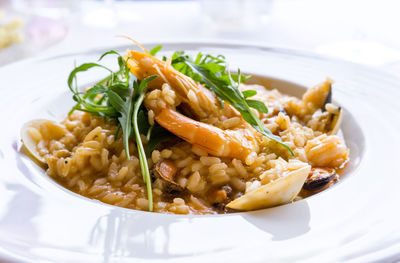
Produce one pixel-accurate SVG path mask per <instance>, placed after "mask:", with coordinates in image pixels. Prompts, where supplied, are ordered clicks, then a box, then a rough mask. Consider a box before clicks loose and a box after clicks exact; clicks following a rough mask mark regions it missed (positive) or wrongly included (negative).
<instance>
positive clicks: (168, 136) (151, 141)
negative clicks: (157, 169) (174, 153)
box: [146, 123, 177, 155]
mask: <svg viewBox="0 0 400 263" xmlns="http://www.w3.org/2000/svg"><path fill="white" fill-rule="evenodd" d="M174 138H177V137H176V135H174V134H173V133H171V132H169V131H168V130H166V129H164V128H163V127H161V126H160V125H159V124H157V123H155V124H154V126H152V130H151V133H150V134H149V138H148V142H147V146H146V153H147V154H148V155H150V154H151V152H152V151H154V150H155V149H156V148H157V146H158V145H159V144H160V143H163V142H166V141H170V140H173V139H174Z"/></svg>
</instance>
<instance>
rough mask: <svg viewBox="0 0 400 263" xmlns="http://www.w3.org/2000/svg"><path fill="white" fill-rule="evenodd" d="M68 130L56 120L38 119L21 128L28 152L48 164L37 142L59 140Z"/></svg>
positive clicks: (43, 163) (40, 161)
mask: <svg viewBox="0 0 400 263" xmlns="http://www.w3.org/2000/svg"><path fill="white" fill-rule="evenodd" d="M67 133H68V131H67V130H66V129H65V128H64V127H62V126H61V125H60V124H58V123H57V122H54V121H49V120H44V119H37V120H32V121H29V122H27V123H25V124H24V125H23V126H22V129H21V139H22V142H23V143H24V146H25V148H26V149H27V150H28V152H29V153H30V154H31V155H32V156H33V157H34V158H35V160H37V161H38V162H39V163H40V164H42V165H46V159H45V157H44V156H42V155H40V154H39V152H38V150H37V146H36V145H37V143H38V142H39V141H40V140H42V139H46V140H59V139H61V138H62V137H63V136H64V135H65V134H67Z"/></svg>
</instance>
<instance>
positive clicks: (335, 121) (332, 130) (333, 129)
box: [328, 108, 343, 135]
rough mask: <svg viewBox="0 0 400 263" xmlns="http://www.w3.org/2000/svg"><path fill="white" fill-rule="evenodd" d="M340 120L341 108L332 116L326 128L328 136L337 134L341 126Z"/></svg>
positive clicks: (341, 115) (341, 117)
mask: <svg viewBox="0 0 400 263" xmlns="http://www.w3.org/2000/svg"><path fill="white" fill-rule="evenodd" d="M342 119H343V110H342V108H339V109H338V112H337V113H336V114H334V115H332V120H331V122H330V124H329V126H328V131H329V132H328V134H329V135H335V134H337V133H338V131H339V129H340V125H341V124H342Z"/></svg>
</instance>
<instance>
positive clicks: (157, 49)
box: [150, 45, 162, 56]
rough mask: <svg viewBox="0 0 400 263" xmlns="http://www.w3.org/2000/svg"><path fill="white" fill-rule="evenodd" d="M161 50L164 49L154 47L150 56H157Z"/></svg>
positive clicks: (159, 46)
mask: <svg viewBox="0 0 400 263" xmlns="http://www.w3.org/2000/svg"><path fill="white" fill-rule="evenodd" d="M161 49H162V45H158V46H155V47H153V49H152V50H150V55H152V56H155V55H156V54H157V53H158V52H159V51H160V50H161Z"/></svg>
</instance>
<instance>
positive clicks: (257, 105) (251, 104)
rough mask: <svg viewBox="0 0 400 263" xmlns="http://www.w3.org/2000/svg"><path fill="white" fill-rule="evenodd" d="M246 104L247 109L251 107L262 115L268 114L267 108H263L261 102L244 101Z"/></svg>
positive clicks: (263, 105)
mask: <svg viewBox="0 0 400 263" xmlns="http://www.w3.org/2000/svg"><path fill="white" fill-rule="evenodd" d="M246 102H247V104H248V105H249V107H252V108H253V109H256V110H258V111H259V112H262V113H268V108H267V106H265V104H264V102H261V101H259V100H246Z"/></svg>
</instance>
